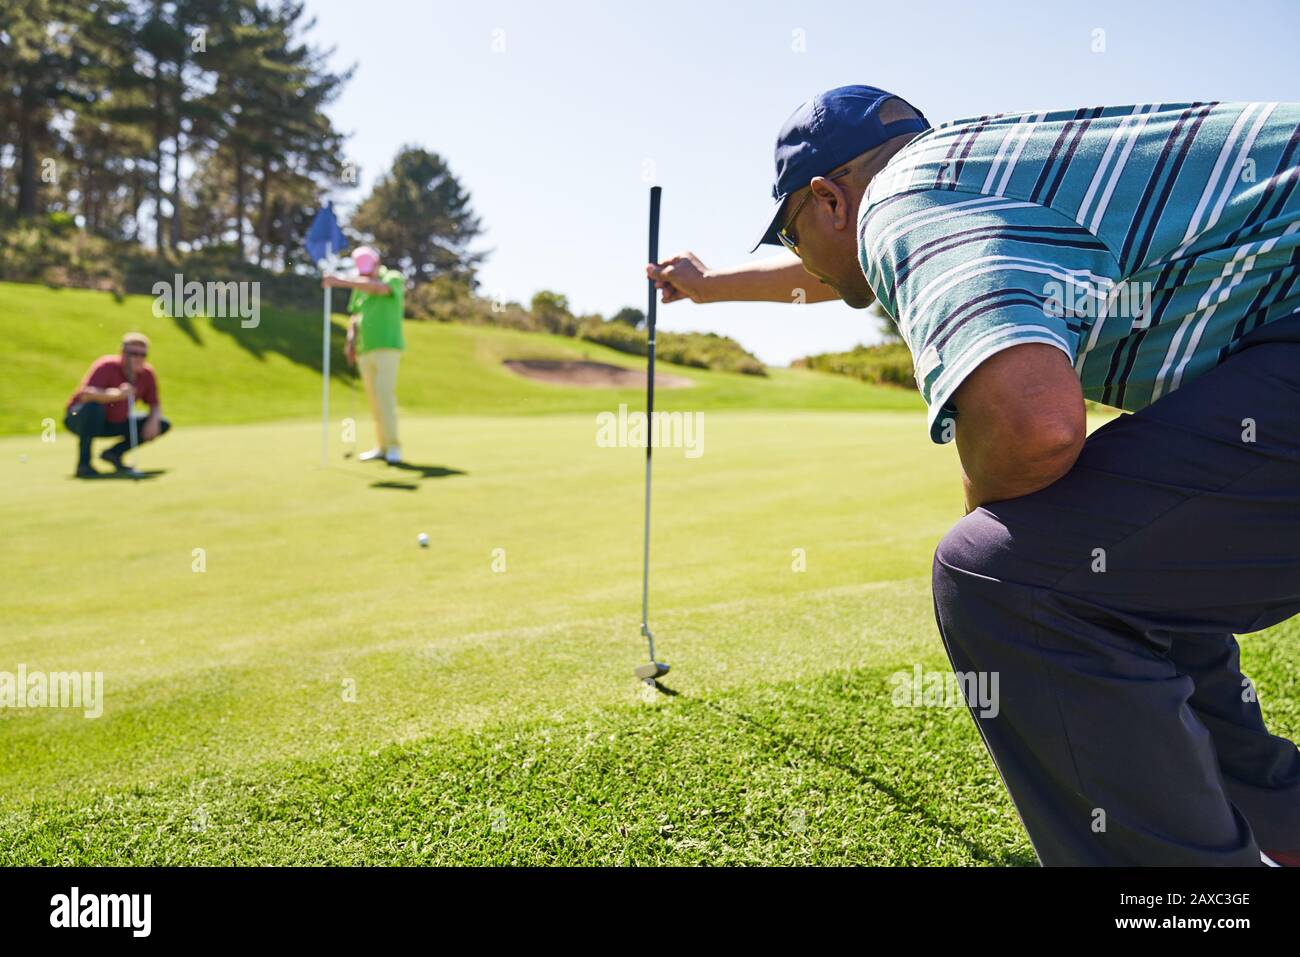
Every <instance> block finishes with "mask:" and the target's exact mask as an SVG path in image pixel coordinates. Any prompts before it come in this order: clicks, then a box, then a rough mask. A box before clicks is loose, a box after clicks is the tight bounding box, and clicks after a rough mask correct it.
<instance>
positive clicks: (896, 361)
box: [791, 342, 916, 389]
mask: <svg viewBox="0 0 1300 957" xmlns="http://www.w3.org/2000/svg"><path fill="white" fill-rule="evenodd" d="M791 365H793V366H795V367H797V368H803V369H815V370H816V371H818V372H834V373H836V374H838V375H847V376H852V377H853V378H855V379H861V380H862V381H863V382H871V383H874V384H876V385H901V386H903V387H904V388H908V389H915V388H916V376H915V375H914V373H913V370H912V353H911V351H910V350H909V349H908V348H907V346H906V345H904V344H903V343H901V342H888V343H885V344H883V345H878V346H855V347H854V348H853V349H851V350H849V351H848V352H825V353H822V354H820V355H815V356H806V357H804V358H803V359H796V360H795V361H794V362H793V363H791Z"/></svg>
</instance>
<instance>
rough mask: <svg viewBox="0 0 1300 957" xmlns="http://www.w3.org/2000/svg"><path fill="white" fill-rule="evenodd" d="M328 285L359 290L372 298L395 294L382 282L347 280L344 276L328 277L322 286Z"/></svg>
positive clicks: (322, 281)
mask: <svg viewBox="0 0 1300 957" xmlns="http://www.w3.org/2000/svg"><path fill="white" fill-rule="evenodd" d="M326 284H328V285H330V286H333V287H334V288H335V289H359V290H361V291H362V292H365V293H369V294H370V295H372V296H391V295H392V294H393V290H392V288H391V287H390V286H388V285H386V284H384V283H382V282H376V281H375V280H373V279H345V278H344V277H343V276H326V277H325V278H324V279H322V280H321V285H326Z"/></svg>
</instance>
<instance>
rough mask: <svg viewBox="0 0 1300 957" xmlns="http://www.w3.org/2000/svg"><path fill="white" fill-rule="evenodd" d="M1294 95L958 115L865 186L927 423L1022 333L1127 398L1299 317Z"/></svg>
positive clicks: (877, 249) (878, 287)
mask: <svg viewBox="0 0 1300 957" xmlns="http://www.w3.org/2000/svg"><path fill="white" fill-rule="evenodd" d="M1298 180H1300V103H1148V104H1144V105H1141V106H1109V107H1093V108H1087V109H1079V110H1068V111H1062V112H1055V113H1048V112H1043V113H1014V114H1009V113H1004V114H998V115H996V116H981V117H978V118H975V119H967V120H957V121H955V122H952V123H946V124H944V125H943V126H939V127H936V128H934V129H932V130H929V131H928V132H926V133H924V134H922V135H921V136H919V137H917V138H916V139H915V140H913V141H912V142H911V143H909V144H908V145H907V146H906V147H905V148H904V149H902V150H901V151H899V152H898V153H897V154H895V156H894V157H893V159H891V160H890V162H889V164H888V165H887V166H886V167H885V168H884V169H883V170H881V172H880V173H879V174H877V175H876V176H875V177H874V178H873V179H872V181H871V184H870V186H869V187H868V189H867V193H866V196H865V197H864V199H863V202H862V204H861V208H860V212H859V218H858V252H859V257H860V259H861V264H862V270H863V272H864V274H865V275H866V277H867V281H868V282H869V283H870V284H871V288H872V289H873V290H874V291H875V293H876V297H877V299H879V300H880V302H881V304H882V305H883V306H884V307H885V308H886V309H887V310H888V311H889V313H890V315H892V316H893V317H894V319H895V321H896V322H897V323H898V327H899V330H900V331H901V332H902V334H903V338H904V339H905V340H906V341H907V344H908V347H909V348H910V349H911V352H912V356H913V359H914V362H915V365H916V379H917V384H918V385H919V386H920V390H921V394H922V395H923V396H924V397H925V400H926V402H927V404H928V405H929V409H930V412H929V425H930V436H931V438H932V439H933V440H934V441H936V442H947V441H950V440H951V439H952V438H953V434H954V425H955V418H956V412H955V410H954V409H953V407H952V405H951V399H952V394H953V392H954V391H955V390H956V389H957V387H958V386H959V385H960V384H961V382H962V380H963V379H964V378H965V377H966V376H967V375H969V374H970V372H971V371H972V370H973V369H974V368H975V367H976V366H978V365H979V364H980V363H981V362H983V361H984V360H985V359H987V358H988V357H989V356H991V355H993V354H994V353H995V352H998V351H1000V350H1002V349H1006V348H1008V347H1010V346H1014V345H1018V344H1020V343H1024V342H1043V343H1048V344H1050V345H1054V346H1056V347H1057V348H1059V349H1060V350H1061V351H1063V352H1064V353H1065V354H1066V355H1067V356H1069V357H1070V361H1071V362H1073V363H1074V366H1075V369H1076V371H1077V372H1078V374H1079V379H1080V381H1081V382H1082V384H1083V394H1084V396H1085V397H1087V398H1089V399H1092V400H1094V401H1097V402H1100V403H1103V404H1105V405H1109V406H1114V407H1116V408H1120V409H1126V410H1129V411H1134V410H1137V409H1141V408H1143V407H1145V406H1147V405H1149V404H1150V403H1152V402H1154V401H1156V400H1157V399H1159V398H1160V397H1161V396H1162V395H1167V394H1168V393H1170V392H1172V391H1174V390H1175V389H1177V388H1178V387H1179V386H1180V385H1181V384H1183V383H1184V382H1189V381H1191V380H1192V379H1193V378H1195V377H1196V376H1198V375H1200V374H1201V373H1202V372H1205V371H1206V370H1207V369H1210V368H1212V367H1214V366H1215V365H1217V364H1218V363H1219V362H1222V361H1223V359H1224V358H1226V357H1227V356H1229V355H1231V354H1232V353H1233V351H1234V350H1235V349H1236V348H1237V347H1238V344H1239V343H1240V342H1241V340H1242V338H1243V337H1245V336H1246V335H1247V334H1249V333H1250V332H1252V331H1253V330H1255V329H1257V328H1259V327H1260V326H1262V325H1264V324H1266V323H1270V322H1273V321H1275V320H1277V319H1281V318H1283V317H1286V316H1291V315H1294V314H1296V313H1298V312H1300V286H1298V285H1297V276H1298V275H1300V184H1298V182H1297V181H1298Z"/></svg>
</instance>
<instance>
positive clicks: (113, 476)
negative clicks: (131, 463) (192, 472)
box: [69, 469, 167, 482]
mask: <svg viewBox="0 0 1300 957" xmlns="http://www.w3.org/2000/svg"><path fill="white" fill-rule="evenodd" d="M166 474H167V470H166V469H140V470H138V471H135V472H100V473H99V474H98V475H96V476H94V477H93V478H92V477H86V478H82V477H81V476H78V475H72V476H69V478H72V479H76V480H77V481H78V482H147V481H149V480H150V479H156V478H158V477H159V476H160V475H166Z"/></svg>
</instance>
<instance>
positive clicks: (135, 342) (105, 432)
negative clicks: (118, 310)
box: [63, 332, 171, 478]
mask: <svg viewBox="0 0 1300 957" xmlns="http://www.w3.org/2000/svg"><path fill="white" fill-rule="evenodd" d="M148 355H149V340H148V339H146V338H145V337H144V336H143V335H141V334H140V333H138V332H128V333H127V334H126V335H125V336H123V337H122V354H121V355H120V356H101V357H100V358H98V359H96V360H95V361H94V362H93V363H91V365H90V369H89V371H87V372H86V376H85V378H84V379H82V380H81V385H79V386H78V387H77V391H76V392H74V393H73V394H72V398H71V399H69V400H68V410H67V415H66V416H65V417H64V420H63V425H64V427H65V428H67V430H68V431H69V432H73V433H75V434H76V435H77V437H78V438H80V439H81V445H80V448H79V449H78V453H77V478H93V477H94V476H96V475H99V474H100V473H99V472H97V471H95V469H94V467H93V466H92V465H91V464H90V443H91V442H92V441H93V440H95V439H97V438H119V439H121V440H122V441H120V442H118V443H117V445H114V446H113V447H112V448H110V449H105V450H104V451H103V452H101V453H100V454H99V457H100V458H101V459H103V460H104V461H105V462H107V463H108V464H109V465H111V466H113V468H114V470H115V471H118V472H128V471H130V466H128V465H126V464H125V463H123V461H122V456H123V455H124V454H125V453H126V452H127V451H128V450H129V449H130V448H131V439H132V437H131V424H130V421H129V416H128V413H129V410H130V408H131V406H132V405H134V403H135V402H144V403H145V404H147V405H148V406H149V414H148V415H140V414H138V413H137V414H136V415H135V442H136V444H137V445H140V444H143V443H145V442H149V441H151V440H153V439H156V438H157V437H158V436H160V435H162V434H163V433H164V432H166V431H167V430H168V429H170V428H171V423H170V422H168V421H167V420H166V419H164V418H163V415H162V403H161V402H160V401H159V399H158V378H157V376H156V375H155V374H154V371H153V366H151V365H149V363H148V362H146V361H145V358H146V357H147V356H148Z"/></svg>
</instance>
